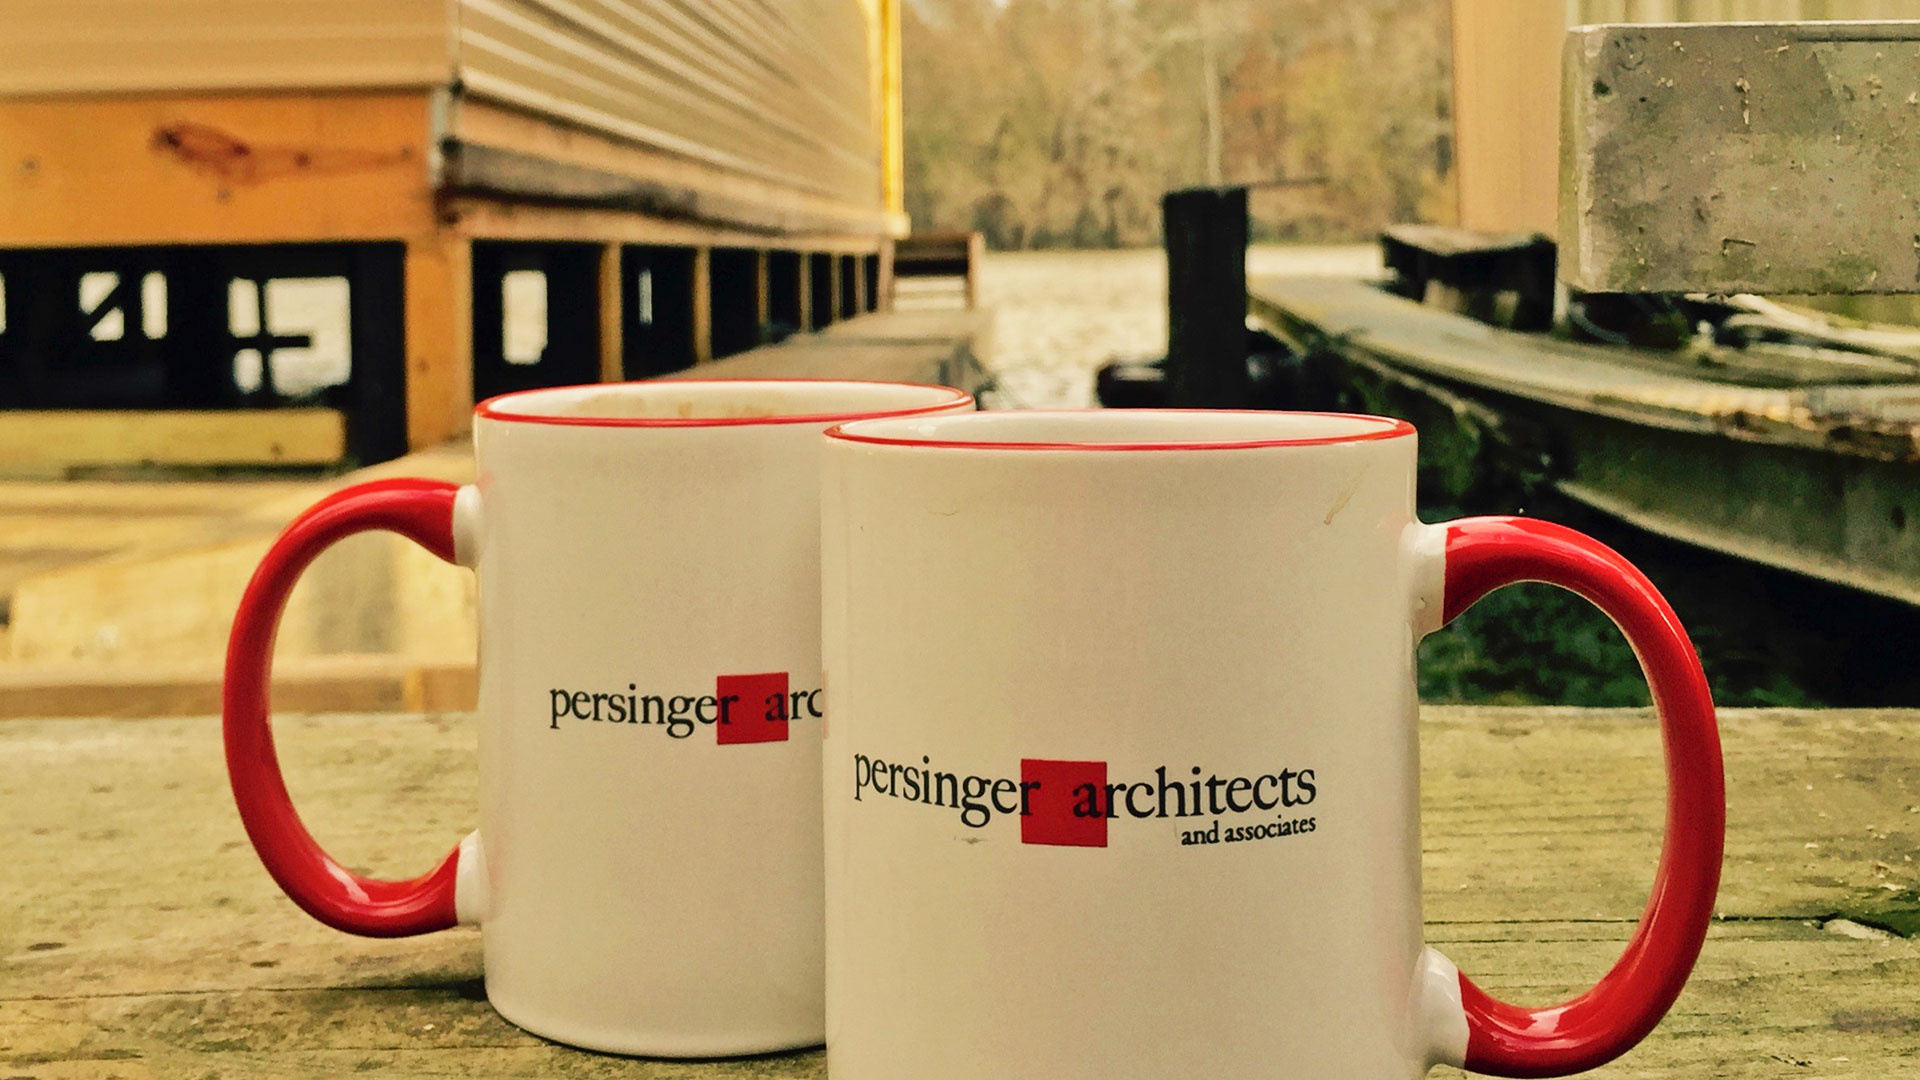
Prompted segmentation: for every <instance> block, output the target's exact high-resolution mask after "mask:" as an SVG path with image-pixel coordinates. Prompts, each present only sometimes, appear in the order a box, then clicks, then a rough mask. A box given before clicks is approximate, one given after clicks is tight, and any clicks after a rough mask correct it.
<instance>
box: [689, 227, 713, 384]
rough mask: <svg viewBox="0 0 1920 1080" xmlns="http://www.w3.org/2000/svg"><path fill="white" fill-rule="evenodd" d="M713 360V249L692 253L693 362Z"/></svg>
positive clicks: (701, 249)
mask: <svg viewBox="0 0 1920 1080" xmlns="http://www.w3.org/2000/svg"><path fill="white" fill-rule="evenodd" d="M712 360H713V249H712V248H704V247H703V248H695V249H694V251H693V362H694V363H696V364H705V363H708V362H710V361H712Z"/></svg>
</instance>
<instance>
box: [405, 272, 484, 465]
mask: <svg viewBox="0 0 1920 1080" xmlns="http://www.w3.org/2000/svg"><path fill="white" fill-rule="evenodd" d="M406 288H407V308H406V319H407V445H408V446H409V447H411V448H412V449H415V450H420V449H424V448H426V447H429V446H433V445H434V444H436V443H441V442H445V441H446V440H448V439H450V438H453V437H454V436H456V435H462V434H465V433H466V431H467V430H468V428H469V425H470V423H471V419H470V417H469V415H468V414H469V412H470V411H471V410H472V408H473V245H472V244H471V243H470V242H468V240H467V239H466V238H465V237H463V236H453V235H447V234H441V235H437V236H431V237H426V238H422V239H417V240H413V241H410V242H408V244H407V284H406Z"/></svg>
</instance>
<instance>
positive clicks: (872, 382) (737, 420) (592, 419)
mask: <svg viewBox="0 0 1920 1080" xmlns="http://www.w3.org/2000/svg"><path fill="white" fill-rule="evenodd" d="M669 385H678V386H769V387H771V386H826V385H836V386H892V387H903V388H911V389H916V390H943V391H946V392H947V393H949V394H952V395H953V397H951V398H949V399H948V400H946V401H936V402H932V403H930V404H926V405H914V406H911V407H907V408H895V409H880V410H872V411H854V412H847V411H844V410H843V411H840V412H830V413H780V414H776V415H773V416H685V417H683V416H553V415H547V414H541V413H528V412H514V411H512V410H511V409H510V408H502V406H503V405H510V404H511V400H512V399H513V398H517V397H523V396H526V395H530V394H546V393H551V392H553V391H556V390H590V389H591V390H599V389H616V388H619V387H633V386H647V387H664V386H669ZM973 400H974V398H973V395H972V394H970V393H968V392H966V391H965V390H961V389H958V388H956V387H952V386H942V385H940V384H938V383H916V382H892V381H886V380H876V379H631V380H627V381H624V382H609V383H576V384H573V385H570V386H542V387H537V388H535V389H532V390H512V391H509V392H507V393H504V394H496V395H494V396H493V397H490V398H488V399H486V400H485V401H482V402H481V403H479V404H478V405H475V406H474V407H473V415H474V416H475V417H476V418H477V419H481V420H497V421H500V422H502V423H515V424H552V425H555V426H559V427H611V428H699V427H748V426H752V425H760V424H841V423H851V422H853V421H856V420H887V419H892V418H894V417H901V416H913V415H916V414H918V413H924V412H934V411H938V410H941V409H951V408H953V407H954V406H956V405H965V404H968V403H970V402H972V401H973Z"/></svg>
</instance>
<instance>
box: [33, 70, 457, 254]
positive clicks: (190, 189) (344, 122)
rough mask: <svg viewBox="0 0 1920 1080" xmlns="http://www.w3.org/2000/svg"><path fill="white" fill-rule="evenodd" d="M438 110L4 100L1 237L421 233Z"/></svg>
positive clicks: (147, 240) (375, 96)
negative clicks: (433, 113)
mask: <svg viewBox="0 0 1920 1080" xmlns="http://www.w3.org/2000/svg"><path fill="white" fill-rule="evenodd" d="M429 106H430V102H429V95H428V93H427V92H426V91H424V90H421V91H415V92H411V93H396V92H374V91H367V92H353V93H336V94H309V95H299V94H268V93H259V94H234V95H218V96H216V95H204V96H195V95H189V94H179V93H169V94H150V95H141V96H133V97H122V96H102V97H79V98H46V99H19V100H4V101H0V147H5V148H6V153H7V160H8V162H9V164H8V167H7V168H5V169H0V246H9V247H36V246H52V245H62V246H87V245H103V246H121V245H126V244H151V243H180V244H189V243H252V242H272V241H285V242H312V241H315V240H329V241H339V240H391V239H393V238H394V237H404V236H419V235H423V234H426V233H429V232H431V231H432V230H433V229H434V228H435V218H434V206H433V193H432V190H431V187H430V180H429V176H428V169H429V159H430V158H431V157H432V154H431V148H432V124H431V122H430V118H429Z"/></svg>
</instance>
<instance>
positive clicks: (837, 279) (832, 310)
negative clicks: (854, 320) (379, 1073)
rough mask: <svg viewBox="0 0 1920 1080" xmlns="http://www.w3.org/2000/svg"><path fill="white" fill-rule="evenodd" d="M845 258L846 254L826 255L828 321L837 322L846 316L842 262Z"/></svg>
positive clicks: (845, 280) (844, 277)
mask: <svg viewBox="0 0 1920 1080" xmlns="http://www.w3.org/2000/svg"><path fill="white" fill-rule="evenodd" d="M845 258H846V256H844V255H829V256H828V257H827V277H828V281H829V285H828V289H829V291H828V294H827V295H828V300H827V311H828V312H829V314H828V316H827V321H828V322H839V321H840V320H841V319H842V318H844V317H845V316H846V312H847V302H846V286H847V275H846V273H845V264H844V262H843V260H844V259H845Z"/></svg>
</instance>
